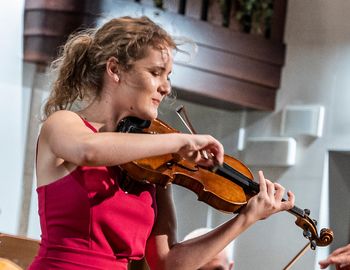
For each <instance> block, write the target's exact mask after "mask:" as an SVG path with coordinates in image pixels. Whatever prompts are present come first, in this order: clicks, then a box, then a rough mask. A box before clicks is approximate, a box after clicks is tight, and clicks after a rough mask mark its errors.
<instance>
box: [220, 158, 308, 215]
mask: <svg viewBox="0 0 350 270" xmlns="http://www.w3.org/2000/svg"><path fill="white" fill-rule="evenodd" d="M216 173H217V174H218V175H221V176H223V177H225V178H227V179H229V180H230V181H232V182H234V183H235V184H237V185H239V186H240V187H242V188H243V189H244V190H245V191H246V192H248V193H250V194H252V195H255V194H257V193H259V190H260V188H259V184H258V183H256V182H254V181H253V180H251V179H249V178H248V177H246V176H245V175H244V174H242V173H240V172H239V171H237V170H235V169H233V168H232V167H231V166H229V165H227V164H226V163H224V164H223V165H222V166H221V167H218V168H217V169H216ZM282 201H286V200H285V199H282ZM288 212H289V213H291V214H293V215H295V216H297V217H304V216H305V212H304V210H303V209H301V208H299V207H296V206H294V207H293V208H291V209H289V210H288Z"/></svg>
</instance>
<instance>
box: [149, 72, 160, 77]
mask: <svg viewBox="0 0 350 270" xmlns="http://www.w3.org/2000/svg"><path fill="white" fill-rule="evenodd" d="M151 73H152V75H153V76H159V75H160V72H159V71H152V72H151Z"/></svg>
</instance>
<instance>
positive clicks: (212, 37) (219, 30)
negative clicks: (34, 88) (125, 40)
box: [24, 0, 286, 110]
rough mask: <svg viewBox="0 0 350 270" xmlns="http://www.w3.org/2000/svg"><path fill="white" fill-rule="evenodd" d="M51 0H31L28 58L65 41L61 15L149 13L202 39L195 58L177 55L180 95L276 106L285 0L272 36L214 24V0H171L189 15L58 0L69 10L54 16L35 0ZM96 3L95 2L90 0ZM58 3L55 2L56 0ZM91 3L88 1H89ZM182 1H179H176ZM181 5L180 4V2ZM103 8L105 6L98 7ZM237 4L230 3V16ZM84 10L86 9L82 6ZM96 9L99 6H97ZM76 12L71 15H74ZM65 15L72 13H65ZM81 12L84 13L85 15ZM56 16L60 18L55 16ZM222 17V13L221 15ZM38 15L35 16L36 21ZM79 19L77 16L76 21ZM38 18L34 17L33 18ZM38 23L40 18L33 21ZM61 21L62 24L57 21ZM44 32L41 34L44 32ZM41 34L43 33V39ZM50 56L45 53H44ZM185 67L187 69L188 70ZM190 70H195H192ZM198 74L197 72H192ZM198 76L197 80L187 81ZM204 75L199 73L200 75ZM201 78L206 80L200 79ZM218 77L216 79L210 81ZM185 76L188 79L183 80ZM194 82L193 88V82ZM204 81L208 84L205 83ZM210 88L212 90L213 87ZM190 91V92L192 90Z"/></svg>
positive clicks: (40, 57)
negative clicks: (181, 58)
mask: <svg viewBox="0 0 350 270" xmlns="http://www.w3.org/2000/svg"><path fill="white" fill-rule="evenodd" d="M36 1H37V2H41V4H43V2H45V3H48V4H47V6H45V7H44V9H45V8H46V9H47V10H46V11H45V12H47V14H50V12H52V10H51V9H52V8H58V7H57V6H56V7H55V4H54V3H56V1H53V0H51V1H47V2H46V1H44V0H27V2H28V5H27V4H26V6H27V11H26V20H28V24H27V23H26V27H25V30H24V33H25V38H24V43H25V60H27V61H35V59H36V61H37V62H38V63H39V62H40V61H41V62H44V61H46V63H48V59H49V58H48V57H47V56H48V55H49V56H50V57H51V58H50V59H52V57H53V56H55V55H56V54H54V52H55V51H56V48H57V44H59V43H62V42H63V40H64V38H65V36H64V34H63V32H65V33H66V31H67V28H65V27H62V25H59V24H60V23H61V22H62V21H66V22H67V21H68V22H69V23H68V26H71V27H72V26H73V25H74V24H78V22H79V21H80V23H82V21H87V22H90V21H91V18H93V20H92V21H95V22H96V23H98V18H97V17H96V18H95V17H94V14H109V15H111V14H113V16H115V17H119V16H126V15H129V16H130V14H132V16H148V17H149V18H151V19H152V20H154V21H155V22H156V23H159V24H160V25H161V26H163V27H164V28H165V29H167V30H169V31H170V32H171V33H176V35H177V36H183V37H187V38H190V39H192V40H193V42H195V43H196V44H197V45H198V54H197V55H196V56H195V58H194V59H193V60H192V61H191V62H179V61H177V60H176V61H177V62H176V63H177V65H176V69H177V70H175V68H174V70H175V71H176V72H178V73H182V75H183V76H184V77H183V78H182V80H181V79H176V80H174V81H173V86H174V87H175V88H177V89H178V92H179V96H182V97H184V98H187V99H189V98H191V101H194V102H198V103H204V102H205V103H207V104H208V105H212V106H218V107H222V106H221V105H220V102H221V103H222V104H227V105H229V106H226V107H227V108H235V107H237V106H238V107H247V108H252V109H259V110H273V109H274V102H275V96H276V92H277V90H278V88H279V86H280V78H281V70H282V67H283V65H284V59H285V45H284V44H283V42H282V41H281V35H283V27H284V20H283V19H282V20H281V19H278V17H279V16H281V15H283V14H285V11H286V0H279V1H277V0H276V2H278V3H279V4H278V6H277V9H278V11H276V14H275V20H274V23H275V24H277V23H278V22H279V23H281V22H282V25H280V26H279V28H278V29H277V30H275V32H272V33H273V36H274V40H267V39H265V38H263V37H261V36H258V35H249V34H246V33H240V32H235V31H232V30H231V29H229V28H226V27H221V26H219V25H215V24H221V22H220V23H219V21H220V20H221V16H219V13H220V6H219V1H215V0H205V1H204V0H202V1H199V0H187V1H185V2H186V5H185V6H183V4H184V3H185V2H184V1H183V0H176V2H173V3H172V4H173V5H172V6H171V8H172V9H176V8H178V10H182V9H183V8H182V6H183V7H185V13H186V16H184V15H182V14H176V13H174V12H166V11H163V10H160V9H156V8H154V7H153V6H152V5H150V3H149V1H150V0H143V1H148V2H147V3H148V4H147V5H142V2H143V1H142V0H140V1H138V2H135V1H131V0H128V1H113V2H111V1H107V0H98V1H77V0H65V1H64V0H59V1H57V3H58V4H59V3H61V2H66V1H68V2H72V4H71V5H70V7H69V8H68V10H69V11H65V12H61V14H60V13H59V14H56V15H55V16H56V19H52V18H54V17H55V16H47V15H42V14H40V12H44V10H43V8H41V10H37V9H39V7H40V3H39V4H37V6H34V4H33V3H34V2H36ZM74 1H75V2H84V3H85V6H82V7H81V8H82V9H81V10H79V11H77V10H76V9H77V6H76V5H78V4H77V3H75V4H74V3H73V2H74ZM92 2H93V3H95V4H94V5H95V6H93V5H92V4H91V3H92ZM57 3H56V4H57ZM89 3H90V4H89ZM164 3H167V4H165V6H164V8H170V5H169V3H170V2H169V1H165V2H164ZM203 3H206V4H208V5H207V8H208V13H206V14H207V18H206V19H208V20H209V21H211V23H209V22H206V21H203V20H201V19H203V16H202V15H203V14H202V13H203V10H202V4H203ZM177 4H178V5H179V6H178V7H176V5H177ZM180 6H181V7H180ZM99 8H101V10H98V9H99ZM233 9H234V5H233V6H232V8H231V16H233V14H232V12H233V11H232V10H233ZM82 10H83V12H81V11H82ZM97 10H98V12H97ZM72 14H73V15H72ZM64 16H72V17H73V18H71V17H67V18H65V17H64ZM79 16H82V17H81V18H80V17H79ZM57 18H59V19H58V20H57ZM219 18H220V19H219ZM35 20H36V21H35ZM75 20H76V22H75ZM33 22H34V23H33ZM35 23H37V24H35ZM57 23H58V24H57ZM40 35H41V36H40ZM40 38H42V40H41V42H40ZM45 57H46V59H45ZM184 70H186V72H184ZM190 74H191V75H190ZM193 76H198V78H196V77H193ZM194 78H195V79H196V81H197V82H196V83H195V84H193V85H192V84H191V83H188V82H190V80H191V79H194ZM199 78H200V79H199ZM199 81H203V82H205V83H199ZM212 81H215V85H212V84H211V82H212ZM184 82H186V84H184ZM192 86H193V88H191V87H192ZM206 87H207V88H208V89H206ZM209 88H210V90H209ZM191 93H192V94H191Z"/></svg>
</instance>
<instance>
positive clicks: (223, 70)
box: [175, 45, 281, 88]
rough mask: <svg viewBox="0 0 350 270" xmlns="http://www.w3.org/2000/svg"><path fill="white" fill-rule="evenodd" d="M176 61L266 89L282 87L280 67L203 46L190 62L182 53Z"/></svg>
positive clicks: (200, 46) (178, 54)
mask: <svg viewBox="0 0 350 270" xmlns="http://www.w3.org/2000/svg"><path fill="white" fill-rule="evenodd" d="M175 61H176V62H178V63H181V64H182V65H186V66H189V67H193V68H196V69H201V70H203V71H206V72H210V73H215V74H220V75H223V76H227V77H233V78H235V79H238V80H242V81H246V82H252V83H255V84H259V85H262V86H266V87H271V88H279V86H280V71H281V68H280V66H278V65H274V64H270V63H266V62H263V61H259V60H255V59H251V58H247V57H243V56H240V55H237V54H232V53H228V52H226V51H223V50H218V49H214V48H208V47H206V46H202V45H199V46H198V52H197V54H196V55H195V56H194V57H193V58H192V59H191V60H190V61H189V60H188V57H186V56H185V55H184V56H182V55H181V53H177V55H176V56H175Z"/></svg>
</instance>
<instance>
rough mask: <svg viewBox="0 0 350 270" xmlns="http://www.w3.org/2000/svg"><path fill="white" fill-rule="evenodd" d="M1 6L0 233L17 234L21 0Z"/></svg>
mask: <svg viewBox="0 0 350 270" xmlns="http://www.w3.org/2000/svg"><path fill="white" fill-rule="evenodd" d="M1 6H2V7H1V9H0V18H1V24H0V33H1V35H0V59H1V65H0V115H1V122H0V125H1V126H0V129H1V130H0V151H1V155H0V172H1V176H0V232H5V233H16V232H17V227H18V222H19V210H20V198H21V192H22V191H21V183H22V180H21V179H22V166H23V143H24V134H25V131H24V129H23V115H22V98H23V93H22V32H23V30H22V25H23V7H24V1H23V0H14V1H6V2H3V3H2V4H1Z"/></svg>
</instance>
